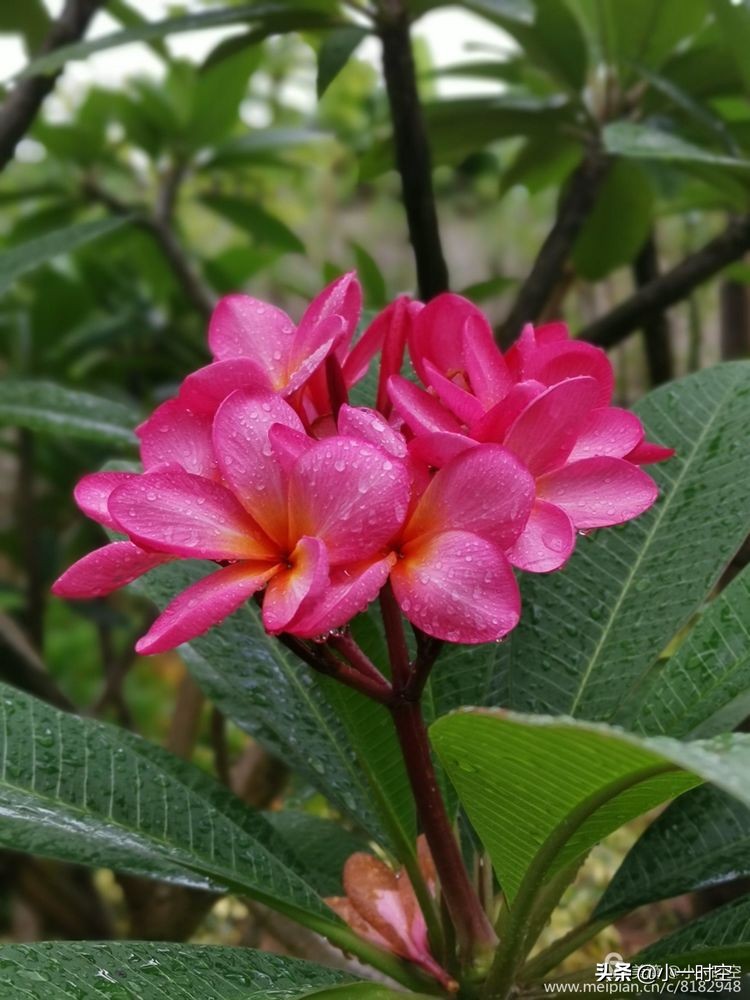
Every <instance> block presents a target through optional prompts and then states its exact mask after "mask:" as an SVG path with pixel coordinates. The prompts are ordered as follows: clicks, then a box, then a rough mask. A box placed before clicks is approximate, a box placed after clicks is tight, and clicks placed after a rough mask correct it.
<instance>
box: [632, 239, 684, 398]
mask: <svg viewBox="0 0 750 1000" xmlns="http://www.w3.org/2000/svg"><path fill="white" fill-rule="evenodd" d="M633 275H634V277H635V283H636V286H637V287H638V288H644V287H645V286H646V285H648V284H649V283H650V282H652V281H656V280H657V279H658V278H659V257H658V255H657V252H656V240H655V239H654V234H653V232H652V233H649V236H648V238H647V239H646V242H645V243H644V244H643V246H642V247H641V249H640V252H639V253H638V256H637V257H636V258H635V261H634V262H633ZM643 345H644V347H645V349H646V360H647V362H648V372H649V381H650V382H651V385H652V386H656V385H661V384H662V383H663V382H668V381H669V380H670V379H671V378H672V377H673V376H674V358H673V357H672V343H671V339H670V331H669V319H668V317H667V314H666V313H665V312H663V311H662V312H657V313H654V315H653V316H650V317H649V318H648V319H646V320H644V323H643Z"/></svg>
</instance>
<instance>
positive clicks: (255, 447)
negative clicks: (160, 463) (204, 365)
mask: <svg viewBox="0 0 750 1000" xmlns="http://www.w3.org/2000/svg"><path fill="white" fill-rule="evenodd" d="M273 424H284V425H285V426H286V427H291V429H292V430H294V431H298V432H300V433H304V427H303V426H302V421H301V420H300V419H299V417H298V416H297V414H296V413H295V412H294V410H293V409H292V408H291V406H289V404H288V403H285V402H284V400H283V399H281V397H280V396H277V395H275V394H274V393H256V392H253V391H252V390H245V389H238V390H237V392H233V393H232V395H231V396H229V397H227V399H225V400H224V402H223V403H222V404H221V406H220V407H219V409H218V410H217V412H216V416H215V417H214V428H213V440H214V449H215V451H216V455H217V458H218V460H219V466H220V468H221V473H222V475H223V477H224V480H225V482H226V483H227V485H228V486H229V487H230V489H231V490H232V492H233V493H234V494H235V496H236V497H237V499H238V500H239V501H240V503H242V504H243V506H244V507H245V509H246V510H248V511H249V512H250V513H251V514H252V516H253V518H254V519H255V520H256V521H257V522H258V524H259V525H260V526H261V527H262V528H263V530H264V531H265V532H266V533H267V534H268V535H269V536H270V537H271V538H273V539H274V540H275V541H276V542H278V544H279V545H281V546H284V545H286V544H287V542H288V535H287V524H288V518H287V475H286V472H285V471H284V467H283V464H282V463H281V462H279V459H278V457H277V455H276V454H274V450H273V447H272V445H271V442H270V440H269V436H268V435H269V431H270V428H271V427H272V425H273Z"/></svg>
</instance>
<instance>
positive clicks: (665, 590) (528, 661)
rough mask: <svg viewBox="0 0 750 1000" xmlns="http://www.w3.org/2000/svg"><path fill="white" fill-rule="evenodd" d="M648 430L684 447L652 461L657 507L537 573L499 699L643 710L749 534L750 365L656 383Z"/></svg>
mask: <svg viewBox="0 0 750 1000" xmlns="http://www.w3.org/2000/svg"><path fill="white" fill-rule="evenodd" d="M635 409H636V412H637V413H638V415H639V417H640V418H641V420H642V421H643V422H644V425H645V427H646V431H647V437H648V438H649V439H650V440H654V441H659V442H661V443H663V444H666V445H669V446H670V447H673V448H675V449H676V452H677V454H676V457H674V458H672V459H670V460H669V461H668V462H664V463H661V464H660V465H657V466H651V467H649V472H650V474H651V475H652V476H653V477H654V479H655V480H656V481H657V484H658V485H659V488H660V491H661V496H660V499H659V500H658V501H657V503H656V504H655V505H654V507H653V508H652V509H651V510H650V511H648V512H647V513H646V514H644V515H642V516H641V517H639V518H637V519H636V520H635V521H631V522H630V523H629V524H626V525H624V526H622V527H618V528H608V529H606V530H605V531H602V532H600V533H599V534H598V536H596V537H593V538H582V539H579V542H578V545H577V550H576V552H575V554H574V556H573V558H572V559H571V560H570V562H569V563H568V565H567V566H566V567H565V569H564V571H563V572H561V573H553V574H550V575H548V576H541V575H536V576H535V575H532V574H528V575H527V576H526V578H525V579H524V581H523V586H522V597H523V607H524V613H523V615H522V617H521V622H520V624H519V625H518V627H517V628H516V629H515V630H514V631H513V632H512V633H511V636H510V638H509V639H508V640H507V641H506V642H504V643H503V644H502V645H501V646H500V647H499V649H500V651H501V658H500V666H501V669H502V670H503V672H504V675H505V686H504V690H503V691H502V697H501V699H500V700H499V701H498V702H496V704H500V705H507V706H508V707H510V708H513V709H515V710H518V711H534V712H537V711H538V712H548V713H556V714H569V715H574V716H578V717H582V718H588V719H598V720H608V719H613V718H619V716H618V714H617V713H618V712H619V711H622V713H623V714H622V718H623V719H628V718H631V717H632V714H633V712H634V711H635V710H636V708H637V704H638V701H639V699H638V692H637V691H636V692H635V695H634V700H633V703H632V704H628V703H627V702H626V698H627V695H628V693H629V692H630V691H631V689H634V688H636V687H637V685H638V682H639V680H640V678H641V677H642V676H643V674H644V672H645V671H646V670H647V669H648V667H649V666H650V665H651V664H652V663H653V662H654V661H655V660H656V658H657V657H658V655H659V654H660V653H661V652H662V650H664V649H665V648H666V646H667V645H668V643H669V642H670V641H671V639H672V638H673V637H674V636H675V635H676V634H677V632H678V631H679V630H680V628H681V627H683V625H684V624H685V623H686V622H687V621H688V620H689V618H690V616H691V615H692V614H694V612H695V611H696V610H697V608H699V607H700V605H701V603H702V602H703V600H704V599H705V598H706V596H707V594H709V593H710V591H711V590H712V588H713V587H714V585H715V584H716V581H717V580H718V578H719V576H720V575H721V573H722V572H723V570H724V567H725V566H726V564H727V563H728V562H729V560H730V559H731V557H732V556H733V554H734V553H735V552H736V551H737V549H738V548H739V547H740V545H741V544H742V542H743V540H744V539H745V538H746V536H747V534H748V532H750V491H748V489H747V485H746V483H745V482H744V481H743V477H742V476H740V475H738V474H737V470H738V469H744V468H746V467H747V466H748V464H750V436H748V435H747V434H745V428H746V427H747V425H748V420H749V419H750V363H748V362H732V363H728V364H723V365H718V366H717V367H715V368H712V369H708V370H706V371H702V372H698V373H696V374H694V375H689V376H687V378H683V379H680V380H679V381H678V382H675V383H672V384H670V385H667V386H662V387H660V388H658V389H656V390H654V391H653V392H651V393H650V394H649V395H648V396H647V397H646V398H645V399H643V400H641V402H640V403H639V404H638V405H637V407H636V408H635Z"/></svg>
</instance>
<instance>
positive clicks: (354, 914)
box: [326, 837, 458, 993]
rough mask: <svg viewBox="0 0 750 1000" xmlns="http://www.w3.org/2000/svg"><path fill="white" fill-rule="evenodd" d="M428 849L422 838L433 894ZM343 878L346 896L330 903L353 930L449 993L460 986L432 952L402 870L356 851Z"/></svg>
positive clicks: (422, 856) (425, 868) (423, 863)
mask: <svg viewBox="0 0 750 1000" xmlns="http://www.w3.org/2000/svg"><path fill="white" fill-rule="evenodd" d="M420 841H422V842H424V838H423V837H420ZM425 854H426V845H424V843H422V844H421V845H420V851H419V861H420V867H421V868H423V874H424V875H425V881H426V883H427V884H428V887H429V888H430V891H431V892H432V893H433V894H434V892H435V875H434V867H433V865H432V860H431V858H429V859H426V858H425ZM343 882H344V890H345V892H346V896H332V897H329V898H328V899H326V902H327V903H328V905H329V906H330V907H331V909H332V910H334V911H335V912H336V913H337V914H338V915H339V916H340V917H341V918H342V920H344V921H345V922H346V923H347V924H349V926H350V927H351V928H352V930H353V931H356V933H357V934H359V935H360V937H362V938H364V939H365V940H366V941H369V942H370V943H371V944H375V945H377V946H378V947H380V948H383V949H385V950H387V951H390V952H392V953H393V954H394V955H398V956H399V957H400V958H405V959H406V960H407V961H409V962H413V963H414V964H415V965H418V966H419V967H420V968H421V969H424V971H425V972H426V973H427V974H428V975H430V976H432V977H433V978H435V979H437V981H438V982H439V983H440V984H441V985H442V986H443V988H444V989H446V990H447V991H448V992H450V993H455V992H456V991H457V990H458V983H457V982H456V981H455V980H454V979H453V978H452V977H451V976H450V975H449V974H448V972H446V970H445V969H444V968H443V967H442V966H441V965H439V963H438V962H437V961H436V960H435V959H434V958H433V956H432V954H431V952H430V946H429V942H428V939H427V925H426V923H425V919H424V915H423V914H422V911H421V909H420V908H419V904H418V902H417V899H416V896H415V894H414V889H413V887H412V884H411V881H410V880H409V876H408V875H407V874H406V872H405V871H404V869H400V870H399V871H397V872H394V871H393V870H392V869H391V868H389V867H388V865H386V864H385V862H383V861H381V860H380V859H379V858H376V857H374V856H373V855H372V854H352V855H351V856H350V857H349V858H348V859H347V861H346V864H345V865H344V873H343Z"/></svg>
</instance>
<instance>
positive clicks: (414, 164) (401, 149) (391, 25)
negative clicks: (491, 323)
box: [380, 0, 448, 300]
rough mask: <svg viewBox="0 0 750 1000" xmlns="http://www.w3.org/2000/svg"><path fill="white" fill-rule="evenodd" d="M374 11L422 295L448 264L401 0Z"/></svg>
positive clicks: (443, 285)
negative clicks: (381, 44) (378, 27)
mask: <svg viewBox="0 0 750 1000" xmlns="http://www.w3.org/2000/svg"><path fill="white" fill-rule="evenodd" d="M380 13H381V23H380V38H381V41H382V43H383V75H384V77H385V86H386V91H387V93H388V103H389V106H390V110H391V120H392V122H393V141H394V143H395V147H396V166H397V167H398V171H399V173H400V174H401V185H402V194H403V199H404V207H405V208H406V219H407V222H408V225H409V238H410V240H411V244H412V247H413V249H414V258H415V261H416V265H417V281H418V284H419V294H420V297H421V298H423V299H425V300H427V299H431V298H434V296H436V295H439V294H440V292H444V291H446V290H447V288H448V268H447V266H446V263H445V258H444V257H443V248H442V244H441V242H440V230H439V227H438V218H437V209H436V207H435V192H434V190H433V186H432V157H431V154H430V145H429V141H428V138H427V129H426V127H425V123H424V116H423V114H422V105H421V103H420V100H419V92H418V90H417V78H416V73H415V69H414V55H413V53H412V48H411V37H410V34H409V15H408V11H407V4H406V3H405V2H404V0H381V4H380Z"/></svg>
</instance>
